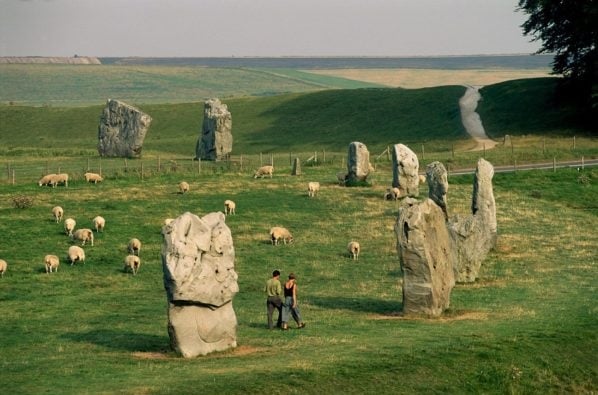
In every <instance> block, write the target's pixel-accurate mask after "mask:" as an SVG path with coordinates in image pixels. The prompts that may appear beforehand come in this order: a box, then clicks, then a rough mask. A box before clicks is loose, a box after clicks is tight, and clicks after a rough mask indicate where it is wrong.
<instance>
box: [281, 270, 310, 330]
mask: <svg viewBox="0 0 598 395" xmlns="http://www.w3.org/2000/svg"><path fill="white" fill-rule="evenodd" d="M295 280H296V278H295V274H294V273H291V274H289V279H288V280H287V281H286V282H285V283H284V286H283V287H282V289H283V292H284V302H283V304H282V329H283V330H287V329H289V326H288V322H289V318H290V317H289V315H292V316H293V319H294V320H295V322H296V323H297V328H299V329H301V328H303V327H305V323H304V322H303V320H302V319H301V312H300V311H299V306H298V304H297V283H296V282H295Z"/></svg>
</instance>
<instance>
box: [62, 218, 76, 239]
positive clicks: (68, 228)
mask: <svg viewBox="0 0 598 395" xmlns="http://www.w3.org/2000/svg"><path fill="white" fill-rule="evenodd" d="M76 225H77V222H75V220H74V219H72V218H67V219H65V220H64V233H66V234H67V235H68V236H72V235H73V230H75V226H76Z"/></svg>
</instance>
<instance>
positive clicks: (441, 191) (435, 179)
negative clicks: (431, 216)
mask: <svg viewBox="0 0 598 395" xmlns="http://www.w3.org/2000/svg"><path fill="white" fill-rule="evenodd" d="M426 181H427V183H428V197H429V198H430V199H432V200H433V201H434V203H436V204H437V205H438V206H439V207H440V208H441V209H442V212H444V217H445V219H448V212H447V208H446V194H447V192H448V186H449V185H448V172H447V171H446V168H445V167H444V165H443V164H442V163H440V162H432V163H430V164H429V165H428V166H426Z"/></svg>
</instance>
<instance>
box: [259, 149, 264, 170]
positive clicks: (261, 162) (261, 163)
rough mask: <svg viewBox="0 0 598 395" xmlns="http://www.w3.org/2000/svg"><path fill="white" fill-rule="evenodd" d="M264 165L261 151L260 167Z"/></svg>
mask: <svg viewBox="0 0 598 395" xmlns="http://www.w3.org/2000/svg"><path fill="white" fill-rule="evenodd" d="M263 165H264V160H263V158H262V153H261V152H260V167H262V166H263Z"/></svg>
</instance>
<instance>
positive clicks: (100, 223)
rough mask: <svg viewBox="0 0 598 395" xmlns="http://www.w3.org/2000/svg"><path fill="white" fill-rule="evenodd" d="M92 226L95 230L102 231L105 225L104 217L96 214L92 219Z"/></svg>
mask: <svg viewBox="0 0 598 395" xmlns="http://www.w3.org/2000/svg"><path fill="white" fill-rule="evenodd" d="M93 226H94V227H95V228H96V232H103V231H104V227H105V226H106V220H105V219H104V217H100V216H99V215H98V216H97V217H95V218H94V219H93Z"/></svg>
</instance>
